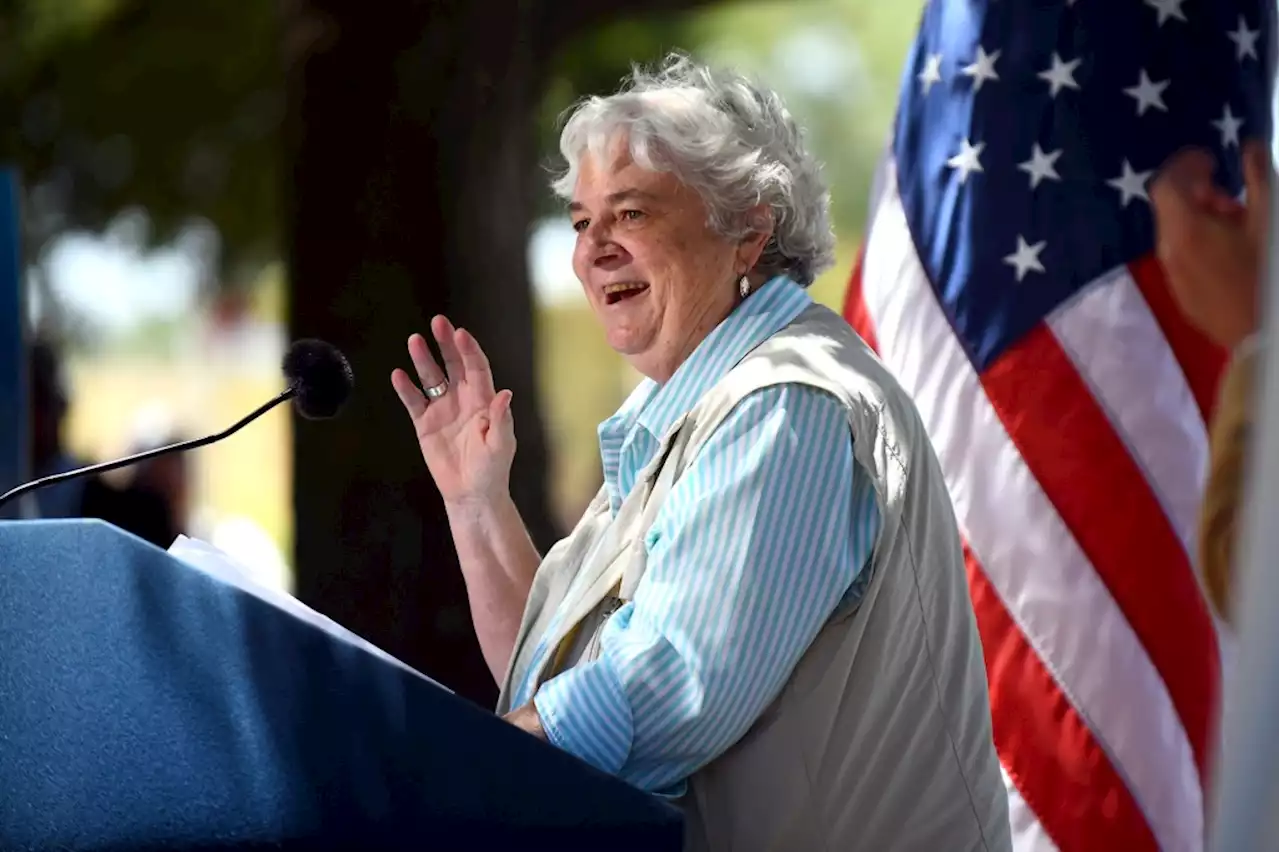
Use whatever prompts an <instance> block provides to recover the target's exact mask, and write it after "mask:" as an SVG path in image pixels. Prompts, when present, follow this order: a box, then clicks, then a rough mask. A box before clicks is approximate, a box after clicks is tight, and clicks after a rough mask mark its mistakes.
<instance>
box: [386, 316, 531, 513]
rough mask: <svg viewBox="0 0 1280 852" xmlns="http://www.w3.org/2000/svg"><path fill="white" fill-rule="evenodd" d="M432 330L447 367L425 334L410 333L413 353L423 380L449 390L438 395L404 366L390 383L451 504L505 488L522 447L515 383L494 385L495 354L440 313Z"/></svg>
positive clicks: (485, 497) (479, 498)
mask: <svg viewBox="0 0 1280 852" xmlns="http://www.w3.org/2000/svg"><path fill="white" fill-rule="evenodd" d="M431 333H432V334H433V335H434V336H435V339H436V343H437V344H439V346H440V355H441V357H442V358H443V359H444V370H441V369H440V366H439V365H438V364H437V363H436V361H435V359H434V358H432V357H431V352H430V350H429V349H428V348H427V341H426V340H425V339H424V338H423V337H422V335H420V334H415V335H413V336H412V337H410V338H409V358H410V360H412V362H413V368H414V371H415V372H416V373H417V374H418V379H419V381H421V382H422V388H426V389H427V390H428V391H431V390H432V389H434V388H441V387H443V388H444V393H443V394H441V395H439V396H437V397H436V398H434V399H432V398H430V397H431V394H430V393H427V394H424V393H423V391H422V389H420V388H419V387H418V385H417V384H416V383H415V382H414V381H413V379H411V378H410V377H409V374H408V373H406V372H405V371H404V370H400V369H397V370H395V371H393V372H392V373H391V385H392V387H394V388H395V390H396V395H397V396H399V397H400V402H402V403H403V404H404V407H405V411H407V412H409V418H410V419H411V420H412V421H413V429H414V432H415V433H416V434H417V436H418V446H419V447H420V448H421V450H422V458H423V459H424V460H425V461H426V463H427V470H428V471H430V472H431V476H432V478H433V479H434V480H435V483H436V487H437V488H439V489H440V494H441V495H442V496H443V497H444V500H445V502H446V503H448V504H455V505H459V504H466V503H472V502H483V501H488V500H491V499H494V498H496V497H501V496H504V495H506V494H507V493H508V488H509V485H510V474H511V460H512V459H513V458H514V457H515V452H516V438H515V428H514V424H513V421H512V418H511V391H509V390H504V391H501V392H495V391H494V389H493V373H492V371H491V370H490V368H489V359H488V358H487V357H485V354H484V350H482V349H481V348H480V344H479V343H477V342H476V339H475V338H474V337H472V336H471V334H470V333H469V332H467V331H465V330H464V329H460V328H457V329H455V328H454V327H453V325H452V324H451V323H450V322H449V320H447V319H445V318H444V317H442V316H437V317H436V318H434V319H433V320H432V321H431ZM446 382H447V384H445V383H446Z"/></svg>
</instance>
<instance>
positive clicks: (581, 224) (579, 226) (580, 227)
mask: <svg viewBox="0 0 1280 852" xmlns="http://www.w3.org/2000/svg"><path fill="white" fill-rule="evenodd" d="M589 223H590V220H589V219H579V220H578V221H576V222H574V223H573V229H574V230H575V231H577V232H578V233H579V234H581V233H582V232H583V231H585V230H586V229H587V225H588V224H589Z"/></svg>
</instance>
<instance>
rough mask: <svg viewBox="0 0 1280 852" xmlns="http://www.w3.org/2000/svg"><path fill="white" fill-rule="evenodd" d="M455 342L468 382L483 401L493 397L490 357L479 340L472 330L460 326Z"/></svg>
mask: <svg viewBox="0 0 1280 852" xmlns="http://www.w3.org/2000/svg"><path fill="white" fill-rule="evenodd" d="M454 342H455V343H456V345H457V349H458V355H459V357H460V358H461V359H462V365H463V369H464V370H465V371H466V374H467V384H469V385H470V386H471V388H472V389H473V390H474V391H475V392H476V393H477V394H479V397H480V399H481V400H482V401H487V400H490V399H492V398H493V371H492V370H491V369H490V368H489V357H488V356H487V355H485V354H484V350H483V349H481V348H480V343H479V341H477V340H476V339H475V337H473V336H472V334H471V332H469V331H467V330H465V329H461V328H460V329H458V331H457V333H456V334H455V335H454Z"/></svg>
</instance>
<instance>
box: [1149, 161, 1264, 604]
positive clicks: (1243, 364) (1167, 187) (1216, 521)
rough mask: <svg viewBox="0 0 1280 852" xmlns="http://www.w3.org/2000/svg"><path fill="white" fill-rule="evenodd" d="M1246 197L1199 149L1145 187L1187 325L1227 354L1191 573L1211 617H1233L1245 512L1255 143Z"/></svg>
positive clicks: (1256, 268) (1255, 268) (1254, 309)
mask: <svg viewBox="0 0 1280 852" xmlns="http://www.w3.org/2000/svg"><path fill="white" fill-rule="evenodd" d="M1241 163H1242V171H1243V174H1244V183H1245V188H1244V193H1243V196H1242V197H1241V196H1236V195H1232V194H1231V193H1229V192H1227V191H1226V190H1225V189H1223V188H1222V187H1221V186H1220V185H1218V184H1217V183H1216V181H1215V177H1214V171H1215V168H1216V163H1215V161H1214V158H1213V156H1212V154H1211V153H1209V152H1208V151H1205V150H1203V149H1190V150H1186V151H1181V152H1179V153H1177V154H1175V155H1174V156H1173V157H1172V158H1170V160H1169V162H1168V163H1167V164H1166V165H1165V166H1164V167H1163V168H1162V169H1161V170H1160V173H1159V175H1157V177H1156V178H1155V180H1154V181H1152V184H1151V204H1152V207H1153V209H1154V214H1155V221H1156V231H1157V236H1156V250H1157V253H1158V254H1159V257H1160V261H1161V263H1162V264H1163V265H1164V269H1165V274H1166V275H1167V276H1168V279H1169V285H1170V289H1171V290H1172V291H1173V294H1174V297H1175V298H1176V299H1177V302H1178V307H1179V308H1180V309H1181V310H1182V312H1183V314H1184V315H1185V316H1186V318H1187V320H1188V321H1189V322H1190V323H1191V324H1192V325H1194V326H1195V327H1196V328H1198V329H1199V330H1200V331H1201V332H1202V333H1204V334H1205V335H1206V336H1207V337H1208V338H1209V339H1211V340H1213V341H1214V342H1215V343H1217V344H1218V345H1219V346H1221V347H1222V348H1223V349H1224V350H1226V351H1227V352H1228V353H1230V360H1229V362H1228V367H1227V370H1226V372H1225V374H1224V375H1223V378H1222V383H1221V385H1220V387H1219V390H1218V398H1217V406H1216V408H1215V410H1214V415H1213V420H1212V423H1211V424H1210V431H1209V466H1208V476H1207V481H1206V484H1205V493H1204V502H1203V504H1202V506H1201V509H1200V526H1199V530H1198V544H1197V554H1198V559H1197V567H1198V569H1199V570H1200V572H1201V573H1202V574H1203V577H1204V581H1205V587H1206V589H1207V590H1208V593H1209V597H1210V599H1211V600H1212V601H1213V605H1214V608H1215V609H1216V610H1217V612H1218V614H1219V615H1220V616H1221V617H1222V618H1224V619H1226V620H1228V621H1230V620H1231V610H1232V604H1231V590H1232V587H1233V579H1232V578H1233V575H1234V571H1233V566H1234V564H1235V557H1236V553H1237V550H1238V548H1237V545H1238V543H1239V536H1240V531H1241V524H1240V521H1241V520H1242V519H1243V516H1244V513H1243V511H1242V509H1241V500H1242V498H1243V495H1244V491H1245V485H1246V482H1247V478H1248V477H1249V476H1250V475H1251V474H1254V473H1255V470H1254V469H1253V468H1252V467H1251V466H1250V464H1249V460H1248V451H1249V447H1250V441H1251V439H1252V433H1253V421H1254V419H1255V417H1256V414H1257V411H1256V405H1255V399H1256V382H1257V380H1258V370H1257V358H1258V348H1259V343H1258V340H1257V338H1256V335H1257V331H1258V327H1259V315H1258V311H1259V308H1260V304H1261V303H1262V299H1261V294H1260V292H1259V289H1258V288H1259V286H1260V284H1261V280H1262V278H1261V272H1262V265H1263V263H1264V261H1265V258H1264V256H1263V252H1264V251H1266V248H1267V237H1268V233H1269V232H1268V227H1269V225H1270V213H1271V205H1272V203H1273V202H1274V198H1275V193H1274V187H1275V176H1274V175H1275V172H1274V164H1273V162H1272V158H1271V151H1270V150H1269V146H1268V145H1267V144H1266V143H1265V142H1263V141H1261V140H1258V139H1252V140H1249V141H1247V142H1246V143H1245V144H1244V146H1243V148H1242V151H1241Z"/></svg>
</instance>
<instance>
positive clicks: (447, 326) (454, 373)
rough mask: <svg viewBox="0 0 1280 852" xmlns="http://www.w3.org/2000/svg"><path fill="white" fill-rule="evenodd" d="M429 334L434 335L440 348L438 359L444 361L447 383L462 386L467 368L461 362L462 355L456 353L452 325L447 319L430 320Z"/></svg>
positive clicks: (436, 318)
mask: <svg viewBox="0 0 1280 852" xmlns="http://www.w3.org/2000/svg"><path fill="white" fill-rule="evenodd" d="M431 333H432V334H434V335H435V338H436V344H437V345H438V346H439V347H440V357H441V358H442V359H444V368H445V370H446V371H447V372H448V374H449V381H450V382H452V383H453V384H454V385H460V384H462V383H463V382H464V381H466V378H467V368H466V365H465V364H464V363H463V362H462V354H461V353H460V352H458V344H457V341H456V340H455V337H456V330H455V329H454V327H453V323H451V322H449V320H448V318H447V317H443V316H437V317H435V318H434V319H432V320H431Z"/></svg>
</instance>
